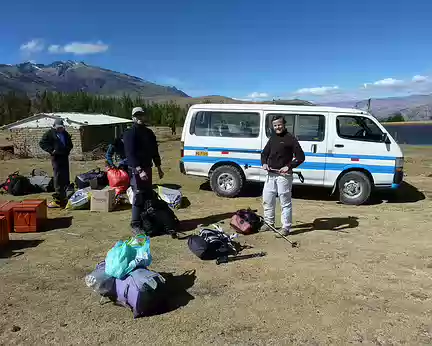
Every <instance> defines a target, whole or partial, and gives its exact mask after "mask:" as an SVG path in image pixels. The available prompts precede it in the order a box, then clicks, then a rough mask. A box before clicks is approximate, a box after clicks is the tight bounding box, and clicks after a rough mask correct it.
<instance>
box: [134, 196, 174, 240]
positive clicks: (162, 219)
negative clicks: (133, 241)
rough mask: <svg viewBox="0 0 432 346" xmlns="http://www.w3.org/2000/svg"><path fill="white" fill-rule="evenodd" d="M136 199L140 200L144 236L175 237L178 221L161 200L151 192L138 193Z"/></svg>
mask: <svg viewBox="0 0 432 346" xmlns="http://www.w3.org/2000/svg"><path fill="white" fill-rule="evenodd" d="M136 198H139V199H141V201H139V203H142V206H143V212H142V213H141V222H142V229H143V231H144V232H145V234H147V235H149V236H155V235H160V234H171V235H172V236H175V235H176V233H177V229H178V226H179V224H180V221H179V219H178V218H177V216H176V215H175V214H174V212H173V211H172V210H171V208H170V207H169V205H168V204H167V203H166V202H165V201H163V200H161V199H160V198H159V196H158V195H157V194H156V193H155V192H154V191H153V190H150V191H148V192H139V193H138V194H137V196H136Z"/></svg>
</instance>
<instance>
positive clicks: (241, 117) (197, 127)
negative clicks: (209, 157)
mask: <svg viewBox="0 0 432 346" xmlns="http://www.w3.org/2000/svg"><path fill="white" fill-rule="evenodd" d="M189 133H190V134H195V135H196V136H204V137H235V138H256V137H258V136H259V133H260V114H259V113H251V112H215V111H209V112H208V111H206V112H197V113H195V114H194V115H193V117H192V121H191V127H190V129H189Z"/></svg>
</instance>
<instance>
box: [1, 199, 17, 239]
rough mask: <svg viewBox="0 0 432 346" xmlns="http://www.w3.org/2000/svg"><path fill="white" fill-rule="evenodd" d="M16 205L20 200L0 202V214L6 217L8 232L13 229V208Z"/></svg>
mask: <svg viewBox="0 0 432 346" xmlns="http://www.w3.org/2000/svg"><path fill="white" fill-rule="evenodd" d="M18 205H20V202H12V201H9V202H3V203H0V216H4V217H5V218H6V222H7V227H8V230H9V233H12V232H13V231H14V214H13V209H14V208H15V207H17V206H18Z"/></svg>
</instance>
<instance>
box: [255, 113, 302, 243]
mask: <svg viewBox="0 0 432 346" xmlns="http://www.w3.org/2000/svg"><path fill="white" fill-rule="evenodd" d="M285 124H286V121H285V118H284V117H283V116H282V115H276V116H275V117H273V119H272V126H273V130H274V133H273V134H272V135H271V137H270V139H269V140H268V142H267V144H266V146H265V147H264V150H263V151H262V154H261V164H262V168H263V169H264V170H266V171H267V178H266V181H265V183H264V189H263V208H264V226H263V228H262V229H261V231H269V230H271V228H270V227H269V226H268V225H271V226H272V227H274V223H275V209H276V196H277V195H279V199H280V204H281V211H282V217H281V219H282V230H281V233H282V234H283V235H284V236H287V235H289V233H290V231H291V226H292V202H291V189H292V182H293V171H292V170H293V169H294V168H296V167H298V166H300V165H301V164H302V163H303V162H304V161H305V154H304V152H303V149H302V148H301V146H300V143H299V142H298V141H297V138H295V137H294V136H293V135H292V134H291V133H289V132H288V131H287V129H286V127H285Z"/></svg>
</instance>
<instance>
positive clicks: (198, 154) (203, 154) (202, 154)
mask: <svg viewBox="0 0 432 346" xmlns="http://www.w3.org/2000/svg"><path fill="white" fill-rule="evenodd" d="M196 156H208V152H207V151H197V152H196Z"/></svg>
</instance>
